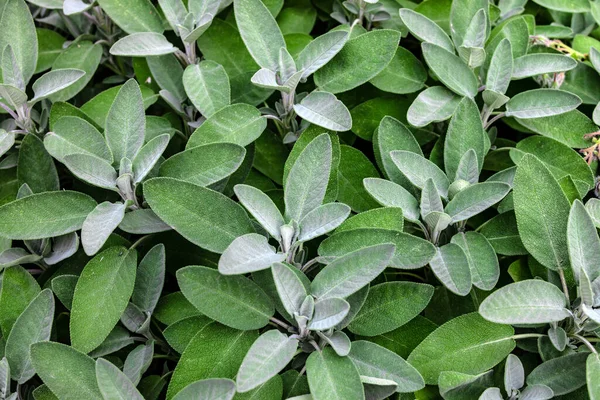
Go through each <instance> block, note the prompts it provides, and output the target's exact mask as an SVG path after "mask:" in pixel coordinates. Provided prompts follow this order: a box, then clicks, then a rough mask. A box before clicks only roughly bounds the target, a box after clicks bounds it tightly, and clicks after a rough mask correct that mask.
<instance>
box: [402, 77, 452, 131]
mask: <svg viewBox="0 0 600 400" xmlns="http://www.w3.org/2000/svg"><path fill="white" fill-rule="evenodd" d="M461 99H462V98H461V97H460V96H458V95H456V94H454V93H453V92H452V91H450V90H448V89H446V88H445V87H443V86H432V87H429V88H427V89H425V90H423V91H422V92H421V93H419V95H418V96H417V98H416V99H415V100H414V101H413V103H412V104H411V105H410V108H409V109H408V113H407V115H406V117H407V119H408V122H409V123H410V124H411V125H413V126H416V127H419V128H420V127H424V126H426V125H429V124H430V123H432V122H441V121H445V120H447V119H448V118H450V117H451V116H452V114H454V111H455V110H456V107H458V103H460V101H461Z"/></svg>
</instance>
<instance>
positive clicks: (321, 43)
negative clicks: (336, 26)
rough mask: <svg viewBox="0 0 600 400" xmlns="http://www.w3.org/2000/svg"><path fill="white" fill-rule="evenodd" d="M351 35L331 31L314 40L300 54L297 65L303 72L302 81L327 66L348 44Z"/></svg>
mask: <svg viewBox="0 0 600 400" xmlns="http://www.w3.org/2000/svg"><path fill="white" fill-rule="evenodd" d="M349 37H350V34H349V32H347V31H345V30H338V31H330V32H327V33H326V34H324V35H321V36H318V37H317V38H316V39H314V40H312V41H311V42H310V43H309V44H308V45H306V47H305V48H304V49H303V50H302V51H301V52H300V54H298V57H297V61H296V64H297V66H298V70H299V71H303V72H302V79H306V78H308V77H309V76H310V75H312V74H313V73H314V72H315V71H317V70H318V69H319V68H321V67H322V66H323V65H325V64H327V63H328V62H329V60H331V59H332V58H333V57H334V56H335V55H336V54H337V53H338V52H339V51H340V50H341V49H342V48H343V47H344V45H345V44H346V41H347V40H348V39H349Z"/></svg>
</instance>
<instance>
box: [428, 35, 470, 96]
mask: <svg viewBox="0 0 600 400" xmlns="http://www.w3.org/2000/svg"><path fill="white" fill-rule="evenodd" d="M421 47H422V49H423V56H424V57H425V61H426V62H427V65H428V66H429V68H431V70H432V71H433V72H434V73H435V74H436V76H437V77H438V78H439V79H440V81H441V82H442V83H444V85H446V86H447V87H448V89H450V90H452V91H453V92H454V93H456V94H458V95H461V96H466V97H470V98H473V97H475V95H476V94H477V88H478V85H477V79H476V78H475V75H474V74H473V71H471V70H470V69H469V67H468V66H467V64H465V63H464V61H463V60H461V59H460V58H459V57H458V56H455V55H454V53H451V52H449V51H448V50H446V49H444V48H443V47H440V46H437V45H435V44H432V43H423V44H422V45H421Z"/></svg>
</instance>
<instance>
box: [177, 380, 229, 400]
mask: <svg viewBox="0 0 600 400" xmlns="http://www.w3.org/2000/svg"><path fill="white" fill-rule="evenodd" d="M235 389H236V388H235V382H233V381H232V380H230V379H217V378H213V379H202V380H199V381H196V382H194V383H190V384H189V385H187V386H186V387H185V388H184V389H183V390H181V391H180V392H179V393H177V395H176V396H175V397H173V400H193V399H195V398H198V397H200V398H203V397H204V398H207V399H214V400H232V399H233V396H234V395H235V393H236V392H235Z"/></svg>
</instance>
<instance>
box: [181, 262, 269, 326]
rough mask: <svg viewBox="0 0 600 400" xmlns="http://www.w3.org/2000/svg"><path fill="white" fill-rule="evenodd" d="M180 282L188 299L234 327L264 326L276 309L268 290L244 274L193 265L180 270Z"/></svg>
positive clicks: (201, 310)
mask: <svg viewBox="0 0 600 400" xmlns="http://www.w3.org/2000/svg"><path fill="white" fill-rule="evenodd" d="M177 281H178V282H179V286H180V287H181V291H182V292H183V294H184V295H185V297H186V299H188V301H189V302H190V303H192V304H193V305H194V307H196V308H197V309H198V310H199V311H200V312H201V313H202V314H204V315H206V316H208V317H210V318H212V319H214V320H216V321H219V322H221V323H222V324H224V325H227V326H230V327H232V328H235V329H241V330H252V329H258V328H262V327H263V326H265V325H266V324H267V323H268V322H269V318H270V317H271V316H272V315H273V313H274V312H275V310H274V307H273V303H272V302H271V300H270V298H269V297H268V296H267V295H266V294H265V292H263V290H262V289H261V288H260V287H259V286H258V285H257V284H256V283H254V282H252V281H251V280H250V279H248V278H245V277H243V276H224V275H221V274H220V273H219V272H218V271H215V270H213V269H210V268H207V267H201V266H190V267H185V268H182V269H180V270H178V271H177ZM224 311H226V312H224Z"/></svg>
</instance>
